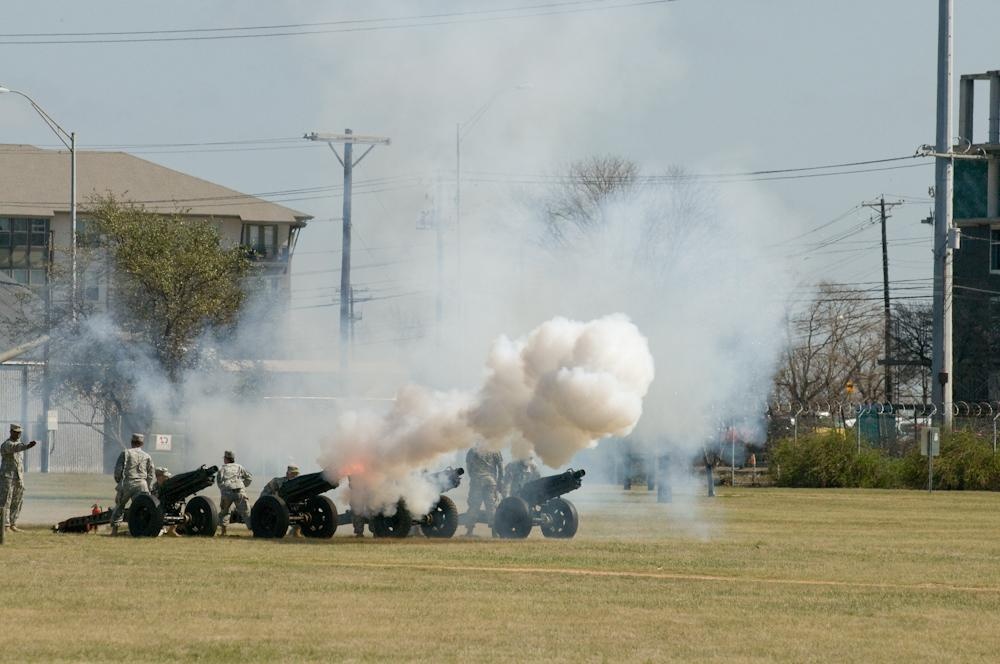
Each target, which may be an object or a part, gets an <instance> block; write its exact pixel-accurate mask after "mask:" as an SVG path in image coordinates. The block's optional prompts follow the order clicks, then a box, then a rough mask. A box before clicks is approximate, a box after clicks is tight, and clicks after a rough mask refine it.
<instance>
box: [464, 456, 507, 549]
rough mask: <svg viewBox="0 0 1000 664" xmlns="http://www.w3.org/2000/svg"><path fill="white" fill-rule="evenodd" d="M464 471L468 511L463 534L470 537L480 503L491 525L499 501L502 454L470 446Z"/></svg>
mask: <svg viewBox="0 0 1000 664" xmlns="http://www.w3.org/2000/svg"><path fill="white" fill-rule="evenodd" d="M465 472H466V473H468V475H469V512H468V514H467V515H466V519H467V522H466V524H465V535H466V537H471V536H472V531H473V530H474V529H475V527H476V522H477V521H478V520H479V514H480V510H479V507H480V505H481V506H482V507H483V512H484V513H485V517H486V523H487V525H489V526H490V528H492V527H493V514H494V512H496V509H497V503H499V502H500V486H501V483H502V481H503V455H502V454H500V452H491V451H489V450H486V449H479V447H478V446H475V447H472V448H470V449H469V452H468V453H467V454H466V455H465Z"/></svg>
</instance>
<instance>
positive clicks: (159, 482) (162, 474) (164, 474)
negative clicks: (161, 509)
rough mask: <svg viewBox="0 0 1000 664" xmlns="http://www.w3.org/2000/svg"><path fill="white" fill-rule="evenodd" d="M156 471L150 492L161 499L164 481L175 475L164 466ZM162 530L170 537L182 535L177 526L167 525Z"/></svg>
mask: <svg viewBox="0 0 1000 664" xmlns="http://www.w3.org/2000/svg"><path fill="white" fill-rule="evenodd" d="M155 472H156V481H155V482H153V486H151V487H149V492H150V493H151V494H153V495H154V496H156V498H157V500H159V499H160V487H162V486H163V483H164V482H166V481H167V480H169V479H170V478H171V477H173V475H171V474H170V471H169V470H167V469H166V468H163V467H162V466H161V467H159V468H157V469H156V471H155ZM160 532H161V533H166V534H167V535H168V536H170V537H180V533H179V532H177V526H166V527H165V528H163V529H162V530H161V531H160Z"/></svg>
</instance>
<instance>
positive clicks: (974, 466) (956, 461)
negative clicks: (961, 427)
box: [903, 431, 1000, 491]
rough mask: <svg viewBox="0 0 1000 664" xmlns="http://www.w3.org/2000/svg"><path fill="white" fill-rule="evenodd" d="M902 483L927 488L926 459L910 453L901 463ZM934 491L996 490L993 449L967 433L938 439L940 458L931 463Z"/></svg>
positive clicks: (999, 469)
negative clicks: (903, 465)
mask: <svg viewBox="0 0 1000 664" xmlns="http://www.w3.org/2000/svg"><path fill="white" fill-rule="evenodd" d="M904 463H905V470H904V471H903V477H904V483H905V484H906V486H909V487H911V488H915V489H917V488H919V489H925V488H927V458H926V457H923V456H921V455H920V454H919V452H913V453H912V454H910V455H908V456H907V457H906V458H905V459H904ZM934 488H935V489H945V490H948V489H953V490H961V489H972V490H979V491H998V490H1000V459H998V457H996V456H994V454H993V445H992V443H991V442H990V441H989V440H987V439H986V438H984V437H982V436H979V435H977V434H975V433H974V432H971V431H955V432H952V433H950V434H948V433H946V434H944V435H942V437H941V456H939V457H937V458H936V459H934Z"/></svg>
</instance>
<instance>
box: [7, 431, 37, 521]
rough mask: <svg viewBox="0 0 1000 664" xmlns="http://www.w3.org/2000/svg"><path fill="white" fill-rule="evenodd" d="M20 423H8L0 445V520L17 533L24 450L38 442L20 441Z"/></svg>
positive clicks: (21, 492)
mask: <svg viewBox="0 0 1000 664" xmlns="http://www.w3.org/2000/svg"><path fill="white" fill-rule="evenodd" d="M20 441H21V425H19V424H11V425H10V437H9V438H8V439H7V440H5V441H4V442H3V444H2V445H0V516H3V517H4V518H3V519H0V522H2V523H4V524H5V525H6V527H7V528H9V529H10V530H11V531H13V532H15V533H17V532H21V529H20V528H18V527H17V517H18V516H20V515H21V501H22V499H23V498H24V451H25V450H30V449H31V448H32V447H34V446H35V445H37V444H38V443H37V442H36V441H34V440H32V441H30V442H27V443H22V442H20Z"/></svg>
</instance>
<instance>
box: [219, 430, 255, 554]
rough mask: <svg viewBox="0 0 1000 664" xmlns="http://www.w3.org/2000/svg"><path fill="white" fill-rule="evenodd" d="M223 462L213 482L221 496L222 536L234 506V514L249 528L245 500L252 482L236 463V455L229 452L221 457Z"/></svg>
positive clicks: (245, 471) (248, 509)
mask: <svg viewBox="0 0 1000 664" xmlns="http://www.w3.org/2000/svg"><path fill="white" fill-rule="evenodd" d="M222 461H223V462H224V463H223V465H222V468H219V474H218V475H216V478H215V481H216V483H217V484H218V485H219V491H220V492H221V494H222V497H221V499H220V500H219V520H220V521H221V524H220V525H221V526H222V534H223V535H225V534H226V526H228V525H229V510H230V508H231V507H233V506H234V505H235V506H236V513H237V514H239V515H240V518H242V519H243V523H245V524H246V526H247V528H249V527H250V501H249V500H247V492H246V487H248V486H250V483H251V482H253V475H251V474H250V473H249V471H247V469H246V468H244V467H243V466H241V465H240V464H238V463H236V455H234V454H233V453H232V452H230V451H229V450H226V452H225V453H224V454H223V455H222Z"/></svg>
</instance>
